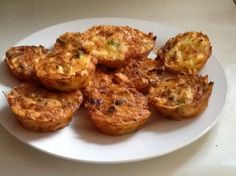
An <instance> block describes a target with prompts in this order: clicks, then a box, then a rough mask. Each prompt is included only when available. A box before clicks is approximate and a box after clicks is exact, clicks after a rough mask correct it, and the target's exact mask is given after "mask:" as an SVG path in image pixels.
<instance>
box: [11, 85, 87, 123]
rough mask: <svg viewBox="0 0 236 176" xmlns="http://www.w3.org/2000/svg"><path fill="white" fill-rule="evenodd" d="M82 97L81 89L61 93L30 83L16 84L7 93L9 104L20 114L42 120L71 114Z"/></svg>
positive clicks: (50, 119)
mask: <svg viewBox="0 0 236 176" xmlns="http://www.w3.org/2000/svg"><path fill="white" fill-rule="evenodd" d="M82 99H83V98H82V94H81V92H80V91H79V90H77V91H75V92H70V93H60V92H54V91H49V90H46V89H44V88H41V87H39V86H38V85H35V84H30V83H22V84H20V85H18V86H16V87H15V88H14V89H13V90H12V91H11V92H10V93H9V94H8V95H7V100H8V103H9V105H10V106H11V108H12V109H13V111H14V112H15V113H16V114H17V115H18V116H21V118H26V119H27V118H29V119H32V120H35V121H41V122H43V121H54V120H56V119H60V118H62V117H67V116H68V115H71V114H72V113H73V112H74V111H75V110H76V109H77V108H78V107H79V106H80V104H81V103H82Z"/></svg>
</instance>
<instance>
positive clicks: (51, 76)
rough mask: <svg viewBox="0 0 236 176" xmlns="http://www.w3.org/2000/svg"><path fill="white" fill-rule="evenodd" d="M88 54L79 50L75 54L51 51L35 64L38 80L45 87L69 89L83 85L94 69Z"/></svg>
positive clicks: (93, 63)
mask: <svg viewBox="0 0 236 176" xmlns="http://www.w3.org/2000/svg"><path fill="white" fill-rule="evenodd" d="M95 63H96V60H94V59H93V58H92V57H91V56H90V55H87V54H85V53H83V52H82V51H79V52H78V53H77V54H75V53H71V52H67V51H61V52H57V53H51V54H49V55H48V56H47V58H46V59H45V60H42V61H41V62H39V63H37V64H36V66H35V70H36V74H37V77H38V78H39V80H40V81H41V82H42V83H43V84H44V85H45V86H47V87H49V88H52V89H56V90H60V91H71V90H76V89H81V88H83V87H85V86H86V85H87V83H88V80H89V79H90V77H91V76H93V73H94V71H95Z"/></svg>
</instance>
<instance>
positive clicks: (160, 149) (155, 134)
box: [0, 18, 227, 163]
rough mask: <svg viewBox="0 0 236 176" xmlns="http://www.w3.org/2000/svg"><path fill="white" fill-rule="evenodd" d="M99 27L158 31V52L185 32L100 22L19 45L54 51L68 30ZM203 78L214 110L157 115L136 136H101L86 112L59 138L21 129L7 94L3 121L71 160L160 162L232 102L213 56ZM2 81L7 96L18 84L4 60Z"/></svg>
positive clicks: (0, 110) (1, 105)
mask: <svg viewBox="0 0 236 176" xmlns="http://www.w3.org/2000/svg"><path fill="white" fill-rule="evenodd" d="M99 24H113V25H129V26H131V27H135V28H138V29H140V30H142V31H145V32H153V33H154V34H156V35H157V43H158V44H157V46H156V47H160V46H161V45H162V44H164V43H165V41H166V40H167V39H169V38H170V37H173V36H175V35H176V34H177V33H179V32H180V31H179V30H177V29H174V28H172V27H169V26H166V25H161V24H157V23H153V22H148V21H143V20H134V19H121V18H95V19H85V20H76V21H71V22H67V23H62V24H59V25H55V26H52V27H48V28H46V29H43V30H40V31H38V32H36V33H34V34H32V35H30V36H29V37H27V38H25V39H23V40H22V41H20V42H19V43H17V44H16V45H18V46H19V45H39V44H42V45H44V46H46V47H51V46H52V44H53V42H55V39H56V38H57V37H58V36H59V35H61V34H63V33H64V32H66V31H84V30H86V29H87V28H89V27H91V26H92V25H99ZM205 32H207V31H205ZM9 37H10V36H9ZM201 74H203V75H205V74H208V75H209V80H211V81H214V82H215V84H214V88H213V92H212V96H211V98H210V101H209V106H208V108H207V109H206V111H205V112H204V113H203V114H202V115H201V117H199V118H195V119H193V120H186V121H180V122H176V121H170V120H164V119H159V118H156V117H155V114H153V115H152V119H151V120H150V121H149V122H148V123H147V124H146V125H145V126H144V127H143V128H142V129H140V130H139V131H137V132H136V133H133V134H129V135H124V136H118V137H112V136H107V135H104V134H101V133H99V132H98V131H97V130H96V129H95V128H94V126H93V125H92V124H91V123H90V121H89V120H88V118H87V117H86V114H85V113H84V110H82V109H81V110H80V112H79V113H76V114H75V116H74V118H73V121H72V122H71V124H70V125H69V126H67V127H66V128H64V129H62V130H59V131H57V132H54V133H47V134H41V133H34V132H31V131H29V130H26V129H24V128H23V127H21V125H19V123H18V122H17V121H16V120H15V118H14V117H13V114H12V112H11V111H10V108H9V106H8V105H7V101H6V99H5V97H4V95H3V94H1V95H0V98H1V99H0V117H1V118H0V122H1V124H2V125H3V126H4V127H5V128H6V129H7V130H8V131H9V132H10V133H11V134H12V135H13V136H15V137H16V138H18V139H19V140H21V141H22V142H24V143H26V144H28V145H30V146H32V147H34V148H36V149H38V150H40V151H43V152H46V153H49V154H52V155H54V156H58V157H62V158H66V159H71V160H76V161H84V162H94V163H121V162H131V161H138V160H144V159H148V158H154V157H157V156H161V155H164V154H167V153H170V152H173V151H175V150H178V149H180V148H183V147H184V146H186V145H188V144H190V143H192V142H194V141H195V140H197V139H198V138H200V137H201V136H203V135H204V134H205V133H206V132H207V131H209V129H210V128H211V127H212V126H213V125H214V124H215V123H216V121H217V119H218V117H219V113H220V112H221V110H222V108H223V106H224V104H225V101H226V98H227V80H226V76H225V73H224V71H223V69H222V67H221V65H220V63H219V62H218V61H217V59H216V58H215V56H214V55H212V56H211V58H210V59H209V61H208V62H207V64H206V66H205V67H204V69H203V70H202V72H201ZM0 80H1V82H0V88H1V90H2V91H6V92H9V91H10V90H11V88H12V87H13V86H14V85H16V84H17V81H16V80H15V79H14V78H13V77H12V76H11V75H10V73H9V71H8V70H7V68H6V66H5V63H4V62H3V61H2V62H1V64H0Z"/></svg>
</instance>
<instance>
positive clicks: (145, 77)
mask: <svg viewBox="0 0 236 176" xmlns="http://www.w3.org/2000/svg"><path fill="white" fill-rule="evenodd" d="M117 72H118V73H122V74H124V75H125V76H127V78H128V80H129V81H130V82H131V83H133V84H134V86H135V88H136V89H137V90H138V91H141V92H146V91H148V89H149V87H150V86H151V85H153V84H155V83H156V82H157V81H158V80H159V77H160V76H161V75H162V74H163V73H164V67H163V64H162V63H161V62H158V61H155V60H152V59H149V58H141V59H139V60H135V59H132V60H130V62H129V63H128V65H127V66H125V67H122V68H120V69H119V70H118V71H117Z"/></svg>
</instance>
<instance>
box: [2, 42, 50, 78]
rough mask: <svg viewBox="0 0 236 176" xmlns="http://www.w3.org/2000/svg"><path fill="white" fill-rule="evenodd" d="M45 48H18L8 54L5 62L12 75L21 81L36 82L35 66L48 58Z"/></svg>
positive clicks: (13, 48)
mask: <svg viewBox="0 0 236 176" xmlns="http://www.w3.org/2000/svg"><path fill="white" fill-rule="evenodd" d="M47 52H48V51H47V50H46V49H45V48H44V47H43V46H41V45H40V46H17V47H12V48H10V49H9V50H8V51H7V52H6V58H5V62H6V64H7V66H8V67H9V69H10V71H11V73H12V74H13V75H14V76H15V77H16V78H18V79H20V80H26V81H29V80H36V79H37V77H36V74H35V69H34V65H35V64H36V63H37V62H39V60H40V59H43V58H45V57H46V54H47Z"/></svg>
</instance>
